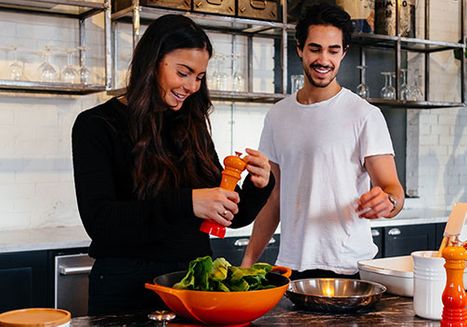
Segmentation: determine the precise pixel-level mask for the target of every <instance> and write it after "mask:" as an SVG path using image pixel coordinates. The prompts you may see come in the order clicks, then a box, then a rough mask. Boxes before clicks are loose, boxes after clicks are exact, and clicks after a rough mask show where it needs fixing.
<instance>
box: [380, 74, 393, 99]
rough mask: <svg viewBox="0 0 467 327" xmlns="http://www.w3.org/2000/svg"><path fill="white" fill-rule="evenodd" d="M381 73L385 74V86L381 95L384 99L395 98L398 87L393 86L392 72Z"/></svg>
mask: <svg viewBox="0 0 467 327" xmlns="http://www.w3.org/2000/svg"><path fill="white" fill-rule="evenodd" d="M381 75H383V76H384V86H383V88H382V89H381V93H380V94H381V97H382V98H383V99H390V100H392V99H395V98H396V89H395V88H394V86H392V72H382V73H381Z"/></svg>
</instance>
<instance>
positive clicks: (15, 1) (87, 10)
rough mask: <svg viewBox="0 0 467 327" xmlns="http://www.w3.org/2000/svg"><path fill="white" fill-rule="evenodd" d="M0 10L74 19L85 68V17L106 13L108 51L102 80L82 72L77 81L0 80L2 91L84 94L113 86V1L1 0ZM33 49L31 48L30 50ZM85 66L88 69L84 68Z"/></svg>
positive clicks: (82, 64)
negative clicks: (111, 28) (111, 10)
mask: <svg viewBox="0 0 467 327" xmlns="http://www.w3.org/2000/svg"><path fill="white" fill-rule="evenodd" d="M0 11H3V12H14V13H21V14H26V15H41V16H52V17H63V18H67V19H73V20H76V21H77V24H78V33H79V36H78V44H77V47H76V49H77V52H78V54H79V63H80V69H81V68H83V67H85V51H86V20H87V19H89V18H91V17H93V16H95V15H97V14H100V13H103V14H104V29H103V33H104V39H105V42H104V44H103V45H102V46H103V47H104V48H105V50H104V53H105V58H104V60H105V64H104V65H103V66H105V72H104V75H105V76H104V77H103V82H101V81H100V80H99V81H97V80H96V79H90V80H87V78H86V74H84V73H83V74H79V71H78V74H79V75H78V79H79V81H77V82H67V81H59V80H52V79H51V80H45V81H44V80H41V79H40V78H34V80H24V79H23V78H15V79H0V90H3V91H11V92H28V93H50V94H69V95H82V94H89V93H94V92H102V91H105V90H106V89H107V88H110V76H108V74H107V72H108V71H109V70H110V69H109V67H111V61H112V58H111V56H110V53H111V51H110V42H109V40H110V0H99V1H97V0H96V1H84V0H83V1H78V0H0ZM28 51H32V49H28ZM83 69H87V67H86V68H83ZM89 73H90V72H89V71H88V72H87V74H88V75H89Z"/></svg>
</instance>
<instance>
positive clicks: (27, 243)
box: [0, 209, 449, 253]
mask: <svg viewBox="0 0 467 327" xmlns="http://www.w3.org/2000/svg"><path fill="white" fill-rule="evenodd" d="M448 216H449V212H448V211H444V210H432V209H406V210H403V211H402V212H401V213H400V214H399V215H398V216H397V217H396V218H393V219H385V218H381V219H375V220H372V221H371V222H370V223H371V227H385V226H401V225H416V224H430V223H440V222H446V221H447V217H448ZM252 227H253V224H250V225H249V226H246V227H243V228H239V229H231V228H227V234H226V237H239V236H250V234H251V229H252ZM279 230H280V227H279V228H278V231H277V232H279ZM90 243H91V240H90V238H89V236H88V235H87V234H86V231H85V230H84V227H83V226H72V227H49V228H35V229H21V230H11V231H0V253H6V252H19V251H36V250H53V249H69V248H79V247H88V246H89V244H90Z"/></svg>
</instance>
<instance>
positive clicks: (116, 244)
mask: <svg viewBox="0 0 467 327" xmlns="http://www.w3.org/2000/svg"><path fill="white" fill-rule="evenodd" d="M128 121H129V120H128V112H127V107H126V106H125V105H124V104H122V103H121V102H120V101H118V100H117V99H116V98H113V99H111V100H109V101H107V102H105V103H103V104H101V105H99V106H97V107H95V108H92V109H89V110H86V111H83V112H82V113H80V114H79V115H78V117H77V118H76V121H75V123H74V126H73V130H72V149H73V168H74V179H75V188H76V196H77V201H78V209H79V213H80V216H81V220H82V221H83V224H84V227H85V229H86V231H87V233H88V234H89V236H90V237H91V239H92V242H91V246H90V249H89V254H90V255H91V256H92V257H95V258H99V257H140V258H147V259H149V260H155V261H163V262H174V261H176V262H179V261H188V260H192V259H194V258H196V257H199V256H204V255H211V253H212V252H211V248H210V242H209V235H208V234H205V233H203V232H200V231H199V226H200V224H201V222H202V221H203V219H200V218H197V217H195V216H194V213H193V203H192V189H190V188H181V189H172V190H165V191H163V192H159V195H158V196H157V197H155V198H153V199H147V200H138V199H137V198H136V195H135V192H134V191H133V181H132V177H131V167H132V165H133V158H132V155H131V150H132V145H131V142H130V139H129V133H128V131H129V129H128ZM212 151H213V153H212V155H213V157H215V158H216V164H217V165H218V166H219V169H222V166H221V164H220V162H219V160H218V157H217V154H216V152H215V150H214V146H213V147H212ZM219 184H220V178H219V181H218V183H217V184H216V185H205V187H216V186H219ZM273 187H274V177H273V175H272V174H271V177H270V181H269V184H268V185H267V186H266V187H265V188H263V189H259V188H256V187H255V186H254V185H253V184H252V183H251V181H250V178H249V176H248V177H247V178H246V179H245V181H244V183H243V185H242V189H241V190H240V188H237V192H238V193H239V195H240V203H239V213H238V214H237V215H236V216H235V218H234V220H233V223H232V225H231V227H232V228H238V227H243V226H246V225H248V224H250V223H251V222H252V221H253V220H254V218H255V217H256V215H257V214H258V212H259V211H260V209H261V208H262V206H263V205H264V204H265V203H266V201H267V198H268V197H269V195H270V193H271V191H272V188H273Z"/></svg>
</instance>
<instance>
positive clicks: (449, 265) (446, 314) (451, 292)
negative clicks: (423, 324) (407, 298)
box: [441, 243, 467, 327]
mask: <svg viewBox="0 0 467 327" xmlns="http://www.w3.org/2000/svg"><path fill="white" fill-rule="evenodd" d="M459 244H460V243H459ZM443 258H444V259H446V263H445V264H444V267H445V268H446V287H445V289H444V292H443V296H442V301H443V305H444V307H443V314H442V318H441V327H448V326H449V327H467V309H466V305H467V296H466V293H465V290H464V282H463V277H464V261H465V260H466V259H467V251H466V250H465V249H464V247H462V246H458V245H456V244H455V243H454V244H451V245H449V246H447V247H446V248H444V250H443Z"/></svg>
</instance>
